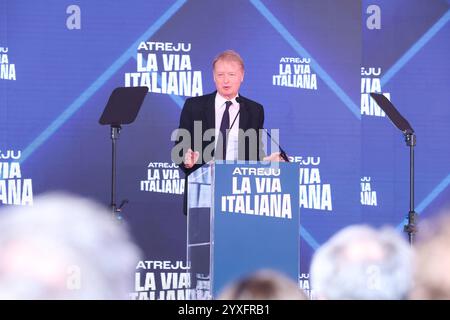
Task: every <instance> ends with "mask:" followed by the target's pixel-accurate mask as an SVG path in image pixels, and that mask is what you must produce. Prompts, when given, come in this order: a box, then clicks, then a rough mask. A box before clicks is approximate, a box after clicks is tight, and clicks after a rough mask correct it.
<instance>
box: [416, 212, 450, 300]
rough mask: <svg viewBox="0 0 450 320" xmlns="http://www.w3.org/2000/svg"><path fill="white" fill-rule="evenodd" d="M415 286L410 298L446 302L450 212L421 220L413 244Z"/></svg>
mask: <svg viewBox="0 0 450 320" xmlns="http://www.w3.org/2000/svg"><path fill="white" fill-rule="evenodd" d="M414 248H415V250H416V264H415V286H414V288H413V290H412V292H411V295H410V298H411V299H427V300H428V299H433V300H437V299H445V300H449V299H450V209H447V210H446V211H444V212H443V213H441V214H439V215H438V216H436V217H434V218H431V219H428V220H424V221H423V223H421V224H420V227H419V232H418V233H417V241H416V242H415V243H414Z"/></svg>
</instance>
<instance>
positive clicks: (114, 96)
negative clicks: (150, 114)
mask: <svg viewBox="0 0 450 320" xmlns="http://www.w3.org/2000/svg"><path fill="white" fill-rule="evenodd" d="M147 92H148V88H147V87H129V88H126V87H119V88H116V89H114V91H113V92H112V93H111V96H110V97H109V100H108V103H107V104H106V107H105V109H104V110H103V114H102V116H101V117H100V120H99V123H100V124H102V125H110V127H111V141H112V171H111V204H110V206H111V210H112V214H113V216H114V218H116V219H118V220H122V215H121V212H122V207H123V206H124V205H125V204H126V203H128V200H127V199H125V200H123V201H122V202H121V203H120V205H119V206H118V207H117V204H116V154H117V140H118V139H119V135H120V130H121V129H122V125H123V124H130V123H132V122H133V121H134V120H135V119H136V116H137V114H138V113H139V109H140V108H141V105H142V102H143V101H144V98H145V96H146V94H147Z"/></svg>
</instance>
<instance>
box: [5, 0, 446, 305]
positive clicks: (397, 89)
mask: <svg viewBox="0 0 450 320" xmlns="http://www.w3.org/2000/svg"><path fill="white" fill-rule="evenodd" d="M449 19H450V1H448V0H431V1H430V0H408V1H407V0H395V1H392V0H391V1H387V0H375V1H370V2H369V1H362V2H360V1H353V0H340V1H334V0H320V1H306V0H305V1H303V0H302V1H288V0H277V1H270V0H250V1H241V0H228V1H207V0H196V1H184V0H176V1H174V0H161V1H156V0H155V1H148V0H134V1H132V2H129V1H114V2H111V1H106V0H97V1H86V0H79V1H66V0H49V1H46V2H45V3H42V2H29V1H22V0H14V1H13V0H0V63H1V73H0V151H1V154H0V157H1V159H0V161H1V163H2V175H1V176H0V178H1V179H0V203H1V205H30V204H31V203H32V198H33V196H36V195H38V194H40V193H43V192H46V191H49V190H56V189H58V190H60V189H62V190H67V191H70V192H73V193H77V194H81V195H83V196H86V197H90V198H94V199H97V200H99V201H101V202H103V203H105V205H106V204H108V203H109V191H110V169H111V163H110V162H111V140H110V138H109V128H108V127H107V126H100V125H99V124H98V119H99V117H100V115H101V113H102V111H103V108H104V107H105V105H106V102H107V100H108V97H109V95H110V94H111V92H112V90H113V89H114V88H116V87H120V86H125V85H130V86H133V85H148V86H149V93H148V94H147V97H146V99H145V101H144V104H143V106H142V108H141V111H140V113H139V115H138V117H137V119H136V121H135V122H134V123H133V124H132V125H127V126H124V128H123V130H122V133H121V137H120V140H119V148H118V168H117V174H118V176H117V178H118V201H120V200H121V199H124V198H126V199H129V204H127V205H126V207H125V210H124V214H123V215H124V219H125V220H126V221H127V222H128V223H129V224H130V226H131V229H132V232H133V235H134V237H135V239H136V241H137V242H138V243H139V245H140V246H141V247H142V248H143V250H144V252H145V261H141V262H139V263H138V262H137V270H136V284H135V289H136V291H135V292H134V293H133V294H132V295H131V297H132V298H140V299H147V298H148V299H175V298H178V299H182V298H184V297H185V296H186V294H187V293H188V290H187V286H188V284H187V283H186V281H185V279H184V278H183V276H182V273H183V270H184V269H185V268H186V265H185V264H184V259H185V255H186V253H185V242H186V230H185V229H186V219H185V216H184V215H183V214H182V194H181V193H182V188H183V185H182V182H181V181H182V180H183V179H182V175H181V174H180V173H179V172H178V169H177V168H174V167H173V165H172V163H171V160H170V150H171V147H172V145H173V143H172V141H171V140H170V136H171V133H172V130H173V129H175V128H176V127H177V126H178V120H179V115H180V111H181V107H182V106H183V103H184V100H185V99H186V98H187V97H188V96H190V95H198V94H205V93H209V92H212V91H213V90H214V83H213V81H212V70H211V61H212V59H213V57H214V56H215V55H216V54H217V53H219V52H221V51H223V50H225V49H234V50H237V51H238V52H239V53H240V54H241V55H242V57H243V59H244V61H245V64H246V73H245V80H244V83H243V85H242V87H241V93H242V94H243V95H244V96H247V97H249V98H251V99H253V100H256V101H258V102H260V103H261V104H263V105H264V108H265V118H266V122H265V126H266V128H269V129H274V128H277V129H280V142H281V145H282V146H283V148H284V149H285V150H286V151H287V153H288V154H289V155H290V156H291V157H292V160H293V161H296V162H299V163H300V167H301V179H300V184H301V187H300V212H301V213H300V215H301V216H300V221H301V227H300V230H299V232H300V235H301V244H300V246H301V258H300V265H301V275H300V279H299V281H300V284H301V286H302V287H303V288H304V289H306V290H308V289H309V281H308V278H309V275H308V269H309V261H310V258H311V255H312V253H313V252H314V250H315V249H316V248H317V247H318V246H319V245H320V244H321V243H323V242H324V241H326V240H327V239H328V238H329V237H330V236H331V235H332V234H333V233H335V232H336V231H337V230H339V229H341V228H342V227H344V226H346V225H349V224H353V223H368V224H371V225H375V226H381V225H385V224H388V225H393V226H395V227H397V228H398V230H399V232H401V230H402V228H403V225H404V224H405V217H406V215H407V213H408V209H409V150H408V148H407V146H406V144H405V142H404V138H403V135H402V133H401V132H400V131H399V130H398V129H396V128H395V127H394V126H393V125H392V124H391V123H390V121H389V119H388V118H387V117H386V116H384V114H383V113H382V112H381V111H380V110H379V109H378V106H376V104H374V103H373V102H372V101H371V100H370V98H368V93H369V92H382V93H383V94H385V95H387V96H388V97H389V98H390V100H391V101H392V102H393V103H394V105H395V106H396V107H397V109H398V110H399V111H400V113H401V114H402V115H403V116H404V117H405V118H406V119H408V121H409V122H410V123H411V125H412V126H413V128H414V129H415V131H416V134H417V147H416V158H415V159H416V192H415V195H416V211H417V212H418V213H419V214H420V215H421V217H427V216H431V215H433V214H435V213H437V212H438V211H439V209H440V208H442V207H443V206H445V205H446V204H448V202H449V199H450V188H449V187H448V185H449V183H450V173H449V167H450V166H449V158H448V155H449V154H450V144H449V143H448V142H447V140H448V130H449V129H450V109H449V108H448V106H449V104H450V94H449V89H448V88H449V83H450V64H449V62H448V57H449V53H450V50H449V49H450V42H449V41H448V39H449V37H450V24H449V23H448V21H449ZM170 55H172V56H170ZM171 57H172V58H171ZM171 59H174V60H173V62H174V64H173V65H172V64H171V63H170V61H172V60H171ZM177 59H181V62H182V63H181V65H179V64H178V63H177V62H178V60H177ZM147 63H149V64H148V65H147ZM152 63H153V64H152ZM178 67H180V68H178ZM163 88H164V89H163ZM181 88H183V92H182V93H180V90H181ZM158 91H160V92H159V93H158ZM13 163H15V164H16V165H17V164H18V165H19V166H20V175H18V174H17V173H16V174H13V173H11V172H9V173H8V170H10V168H11V167H12V166H14V164H13ZM180 178H181V179H180ZM130 272H135V270H130ZM204 280H205V281H207V279H204ZM201 290H202V288H197V291H201Z"/></svg>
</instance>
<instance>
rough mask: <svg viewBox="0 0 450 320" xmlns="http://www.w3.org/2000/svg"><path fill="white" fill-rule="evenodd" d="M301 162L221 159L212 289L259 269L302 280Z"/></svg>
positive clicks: (217, 178)
mask: <svg viewBox="0 0 450 320" xmlns="http://www.w3.org/2000/svg"><path fill="white" fill-rule="evenodd" d="M298 177H299V167H298V165H296V164H291V163H269V164H258V165H252V164H219V163H216V166H215V176H214V182H215V183H214V223H213V231H212V232H211V234H213V235H214V237H213V238H212V266H213V267H212V276H211V279H212V283H213V286H212V295H213V297H217V295H218V294H219V293H220V291H221V290H223V289H224V287H225V286H226V285H227V284H229V283H232V282H233V281H236V280H237V279H239V278H240V277H243V276H245V275H247V274H250V273H252V272H254V271H256V270H259V269H264V268H270V269H274V270H277V271H280V272H282V273H284V274H285V275H287V276H289V277H290V278H292V279H293V280H294V281H298V275H299V255H300V250H299V241H300V239H299V226H300V225H299V206H298V203H299V198H298V196H299V184H298Z"/></svg>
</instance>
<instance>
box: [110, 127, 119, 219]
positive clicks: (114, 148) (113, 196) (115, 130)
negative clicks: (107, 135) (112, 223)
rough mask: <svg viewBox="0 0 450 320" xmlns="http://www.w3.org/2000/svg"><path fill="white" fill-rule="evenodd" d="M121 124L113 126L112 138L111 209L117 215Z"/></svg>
mask: <svg viewBox="0 0 450 320" xmlns="http://www.w3.org/2000/svg"><path fill="white" fill-rule="evenodd" d="M119 134H120V126H111V140H112V171H111V210H112V213H113V216H114V217H115V216H116V212H117V204H116V153H117V143H116V142H117V139H119Z"/></svg>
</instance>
